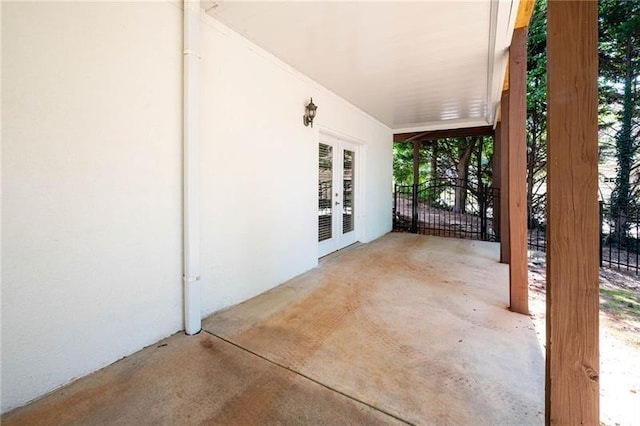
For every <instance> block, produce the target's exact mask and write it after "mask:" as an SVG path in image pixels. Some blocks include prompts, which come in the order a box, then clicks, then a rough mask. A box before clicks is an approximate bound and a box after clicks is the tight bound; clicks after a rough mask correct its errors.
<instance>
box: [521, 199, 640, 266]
mask: <svg viewBox="0 0 640 426" xmlns="http://www.w3.org/2000/svg"><path fill="white" fill-rule="evenodd" d="M529 248H530V249H532V250H540V251H546V249H547V243H546V221H545V220H541V221H540V220H536V221H530V223H529ZM600 266H606V267H609V268H615V269H619V270H626V271H629V272H634V273H636V274H640V209H638V208H637V207H633V208H629V209H628V210H627V212H625V213H624V214H621V213H619V212H615V211H612V209H611V205H610V204H605V203H603V202H601V203H600Z"/></svg>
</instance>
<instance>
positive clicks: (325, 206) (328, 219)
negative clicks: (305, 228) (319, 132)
mask: <svg viewBox="0 0 640 426" xmlns="http://www.w3.org/2000/svg"><path fill="white" fill-rule="evenodd" d="M318 165H319V167H318V170H319V176H318V241H324V240H328V239H330V238H331V237H332V224H333V221H332V214H333V210H332V208H333V206H332V204H331V201H332V197H331V194H332V192H333V148H332V147H331V146H330V145H325V144H323V143H321V144H320V155H319V158H318Z"/></svg>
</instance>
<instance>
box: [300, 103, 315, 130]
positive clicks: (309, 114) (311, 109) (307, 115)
mask: <svg viewBox="0 0 640 426" xmlns="http://www.w3.org/2000/svg"><path fill="white" fill-rule="evenodd" d="M317 109H318V107H317V106H316V105H315V104H314V103H313V98H311V102H309V104H308V105H307V106H306V107H305V109H304V117H303V118H304V125H305V126H308V125H311V127H313V119H314V118H316V110H317Z"/></svg>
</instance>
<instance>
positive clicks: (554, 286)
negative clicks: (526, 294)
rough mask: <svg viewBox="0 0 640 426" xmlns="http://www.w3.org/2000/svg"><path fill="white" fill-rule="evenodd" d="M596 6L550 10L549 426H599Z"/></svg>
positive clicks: (551, 6)
mask: <svg viewBox="0 0 640 426" xmlns="http://www.w3.org/2000/svg"><path fill="white" fill-rule="evenodd" d="M597 40H598V3H597V2H595V1H553V0H552V1H549V3H548V38H547V46H548V47H547V49H548V65H547V76H548V86H547V87H548V108H549V110H548V111H549V112H548V140H547V153H548V163H547V167H548V175H547V200H548V201H547V202H548V206H547V211H548V217H547V356H546V364H547V375H546V404H545V406H546V423H547V424H584V425H597V424H599V420H600V419H599V379H598V376H599V366H598V364H599V351H598V345H599V342H598V312H599V306H598V301H599V295H598V246H599V241H598V240H599V231H598V197H597V194H598V86H597V78H598V45H597Z"/></svg>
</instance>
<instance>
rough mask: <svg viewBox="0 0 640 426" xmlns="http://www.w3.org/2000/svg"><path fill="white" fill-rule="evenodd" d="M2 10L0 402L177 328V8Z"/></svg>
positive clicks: (15, 6)
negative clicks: (0, 353) (0, 391)
mask: <svg viewBox="0 0 640 426" xmlns="http://www.w3.org/2000/svg"><path fill="white" fill-rule="evenodd" d="M2 9H3V10H2V88H3V93H2V410H3V411H6V410H8V409H10V408H13V407H15V406H17V405H20V404H23V403H25V402H27V401H29V400H31V399H33V398H35V397H37V396H39V395H41V394H42V393H44V392H47V391H49V390H52V389H54V388H56V387H58V386H60V385H62V384H64V383H66V382H68V381H70V380H72V379H74V378H77V377H80V376H83V375H85V374H87V373H90V372H92V371H94V370H96V369H98V368H100V367H102V366H104V365H107V364H109V363H112V362H114V361H115V360H117V359H119V358H121V357H123V356H125V355H128V354H130V353H132V352H134V351H136V350H138V349H140V348H142V347H143V346H145V345H149V344H151V343H153V342H155V341H157V340H158V339H160V338H162V337H164V336H167V335H169V334H171V333H173V332H175V331H177V330H179V329H180V328H182V308H181V303H182V290H181V285H182V281H181V275H182V271H181V268H182V262H181V253H182V245H181V220H182V218H181V164H182V163H181V135H182V124H181V111H182V71H181V67H182V54H181V53H182V52H181V43H182V39H181V34H182V20H181V16H182V12H181V11H180V10H179V8H177V7H176V6H175V5H172V4H170V3H157V2H153V3H116V2H101V3H98V2H85V3H49V2H43V3H27V2H23V3H4V4H3V5H2Z"/></svg>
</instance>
